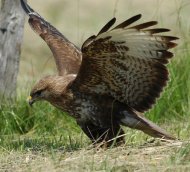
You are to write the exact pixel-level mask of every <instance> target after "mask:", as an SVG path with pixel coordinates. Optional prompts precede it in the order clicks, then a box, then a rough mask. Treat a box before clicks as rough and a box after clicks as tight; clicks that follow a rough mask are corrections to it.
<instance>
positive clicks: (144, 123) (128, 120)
mask: <svg viewBox="0 0 190 172" xmlns="http://www.w3.org/2000/svg"><path fill="white" fill-rule="evenodd" d="M123 114H124V118H122V119H121V123H122V125H124V126H127V127H130V128H134V129H137V130H141V131H143V132H144V133H146V134H148V135H150V136H152V137H157V138H162V139H168V140H176V138H175V137H173V136H171V135H170V134H168V133H167V132H166V131H165V130H163V129H162V128H160V127H159V126H158V125H156V124H154V123H153V122H152V121H150V120H148V119H146V118H145V117H144V116H142V115H140V114H138V113H135V112H133V111H131V112H128V111H124V112H123Z"/></svg>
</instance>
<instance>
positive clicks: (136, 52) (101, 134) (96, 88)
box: [21, 0, 177, 142]
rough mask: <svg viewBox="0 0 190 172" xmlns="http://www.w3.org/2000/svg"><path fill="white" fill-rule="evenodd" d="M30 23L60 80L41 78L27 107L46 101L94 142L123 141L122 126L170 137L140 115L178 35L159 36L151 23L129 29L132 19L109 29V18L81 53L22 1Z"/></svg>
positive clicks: (157, 88) (161, 82)
mask: <svg viewBox="0 0 190 172" xmlns="http://www.w3.org/2000/svg"><path fill="white" fill-rule="evenodd" d="M21 4H22V7H23V9H24V10H25V11H26V12H27V14H28V15H29V24H30V25H31V27H32V29H33V30H34V31H35V32H36V33H37V34H39V35H40V36H41V37H42V39H44V41H45V42H46V43H47V44H48V46H49V47H50V49H51V51H52V53H53V55H54V58H55V62H56V65H57V69H58V74H59V76H47V77H44V78H42V79H41V80H40V81H39V82H38V83H37V84H36V85H35V86H34V88H33V89H32V91H31V99H30V104H32V103H34V102H35V101H37V100H46V101H48V102H50V103H51V104H52V105H54V106H56V107H57V108H60V109H62V110H63V111H66V112H69V114H70V115H71V116H73V117H74V118H75V119H76V121H77V123H78V125H79V126H80V127H81V128H82V130H83V131H84V132H85V133H86V135H87V136H88V137H89V138H90V139H91V140H92V141H93V142H95V141H98V142H100V141H103V140H105V141H108V140H110V139H111V140H112V139H113V138H114V137H116V136H118V135H119V136H120V137H119V138H117V139H116V142H121V141H123V139H124V136H122V135H123V134H124V131H123V130H122V128H121V125H124V126H128V127H130V128H135V129H138V130H142V131H143V132H145V133H147V134H149V135H151V136H153V137H160V138H165V139H174V138H173V137H172V136H170V135H169V134H167V133H166V132H165V131H164V130H162V129H161V128H160V127H158V126H157V125H156V124H154V123H152V122H151V121H149V120H148V119H146V118H145V117H144V116H143V114H142V113H143V112H145V111H147V110H149V109H150V108H151V107H152V105H153V104H154V103H155V101H156V99H157V98H158V97H159V96H160V93H161V92H162V90H163V88H164V86H166V83H167V80H168V70H167V68H166V64H167V63H168V60H169V59H170V58H171V57H172V56H173V54H172V53H171V52H169V51H168V49H170V48H173V47H175V46H176V44H175V43H174V42H172V41H173V40H176V39H177V38H176V37H171V36H162V35H158V33H162V32H167V31H169V30H168V29H165V28H150V29H149V27H151V26H154V25H156V24H157V22H155V21H150V22H146V23H143V24H139V25H134V26H131V25H132V24H133V23H134V22H135V21H137V20H139V19H140V18H141V15H136V16H134V17H131V18H130V19H128V20H126V21H124V22H123V23H121V24H119V25H117V26H116V27H114V28H113V29H110V28H111V27H112V26H113V24H114V23H115V21H116V19H115V18H113V19H112V20H110V21H109V22H108V23H107V24H106V25H105V26H104V27H103V28H102V29H101V30H100V32H99V33H98V34H97V36H95V35H93V36H91V37H90V38H88V39H87V40H86V41H85V42H84V44H83V45H82V48H81V50H80V49H79V48H77V47H76V46H75V45H74V44H72V43H71V42H70V41H68V40H67V39H66V38H65V37H64V36H63V35H62V34H61V33H60V32H59V31H57V29H55V28H54V27H53V26H52V25H51V24H49V23H48V22H47V21H45V20H44V19H43V18H42V17H41V16H40V15H39V14H37V13H36V12H35V11H34V10H33V9H31V8H30V7H29V6H28V5H27V4H26V3H25V2H24V1H23V0H21Z"/></svg>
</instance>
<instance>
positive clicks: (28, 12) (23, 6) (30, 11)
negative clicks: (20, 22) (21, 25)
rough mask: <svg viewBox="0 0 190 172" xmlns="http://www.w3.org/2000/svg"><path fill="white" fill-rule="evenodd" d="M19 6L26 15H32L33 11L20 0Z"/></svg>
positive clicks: (23, 0)
mask: <svg viewBox="0 0 190 172" xmlns="http://www.w3.org/2000/svg"><path fill="white" fill-rule="evenodd" d="M20 3H21V6H22V8H23V10H24V11H25V12H26V13H27V14H30V13H33V12H34V10H33V9H32V8H31V7H30V6H29V5H28V4H27V3H26V2H25V0H20Z"/></svg>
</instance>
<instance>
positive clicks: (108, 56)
mask: <svg viewBox="0 0 190 172" xmlns="http://www.w3.org/2000/svg"><path fill="white" fill-rule="evenodd" d="M140 18H141V15H137V16H134V17H132V18H130V19H128V20H126V21H125V22H123V23H121V24H119V25H118V26H116V27H115V28H113V29H111V30H110V27H111V26H112V25H113V24H114V22H115V20H116V19H115V18H114V19H112V20H111V21H110V22H108V24H107V25H106V26H104V27H103V29H102V30H101V31H100V32H99V34H98V35H97V36H92V37H90V38H89V39H87V40H86V41H85V43H84V44H83V46H82V54H83V60H82V64H81V68H80V70H79V73H78V76H77V78H76V80H75V81H74V83H73V88H75V89H78V90H79V91H81V92H85V93H91V94H99V95H109V96H112V97H114V98H115V99H116V100H118V101H120V102H123V103H126V104H128V105H129V106H131V107H132V108H134V109H135V110H137V111H139V112H144V111H146V110H148V109H149V108H151V106H152V105H153V104H154V103H155V100H156V98H158V97H159V95H160V93H161V91H162V90H163V87H164V86H165V85H166V83H167V80H168V70H167V68H166V64H167V63H168V59H169V58H171V57H172V56H173V54H172V53H171V52H169V51H168V49H170V48H173V47H175V46H176V44H175V43H174V42H172V41H173V40H176V39H177V38H176V37H171V36H161V35H159V34H158V33H161V32H167V31H169V30H168V29H164V28H152V29H148V27H151V26H153V25H156V24H157V22H155V21H150V22H147V23H143V24H139V25H136V26H132V27H131V26H129V25H131V24H132V23H133V22H135V21H137V20H138V19H140Z"/></svg>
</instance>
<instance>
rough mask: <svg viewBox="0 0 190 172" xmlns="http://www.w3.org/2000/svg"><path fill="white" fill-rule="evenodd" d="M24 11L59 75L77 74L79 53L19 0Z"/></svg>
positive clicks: (79, 62) (80, 58)
mask: <svg viewBox="0 0 190 172" xmlns="http://www.w3.org/2000/svg"><path fill="white" fill-rule="evenodd" d="M21 5H22V8H23V9H24V11H25V12H26V13H27V14H28V15H29V20H28V22H29V24H30V26H31V27H32V29H33V30H34V31H35V32H36V33H37V34H38V35H39V36H40V37H41V38H42V39H43V40H44V41H45V42H46V43H47V45H48V46H49V48H50V49H51V51H52V53H53V55H54V58H55V62H56V66H57V69H58V73H59V75H66V74H76V73H78V70H79V67H80V64H81V60H82V56H81V51H80V49H78V48H77V47H76V46H75V45H74V44H72V43H71V42H70V41H68V40H67V39H66V38H65V37H64V36H63V35H62V34H61V33H60V32H59V31H58V30H57V29H56V28H55V27H53V26H52V25H51V24H50V23H48V22H47V21H46V20H44V19H43V18H42V17H41V16H40V15H39V14H38V13H36V12H35V11H34V10H33V9H32V8H30V6H29V5H28V4H26V2H25V1H24V0H21Z"/></svg>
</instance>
